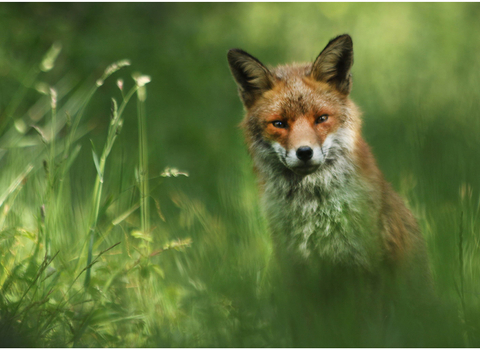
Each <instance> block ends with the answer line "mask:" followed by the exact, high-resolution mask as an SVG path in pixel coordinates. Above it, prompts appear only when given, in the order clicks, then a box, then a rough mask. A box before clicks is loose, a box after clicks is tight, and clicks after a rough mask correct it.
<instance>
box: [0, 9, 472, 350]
mask: <svg viewBox="0 0 480 350" xmlns="http://www.w3.org/2000/svg"><path fill="white" fill-rule="evenodd" d="M22 6H23V5H18V6H17V5H4V6H2V7H1V10H2V11H3V12H1V13H0V16H3V14H8V16H4V17H2V21H0V27H1V28H2V29H3V33H5V37H6V38H7V39H6V40H5V44H4V43H3V42H2V43H1V44H0V63H2V64H1V65H0V74H1V77H2V80H1V82H0V88H1V92H2V93H1V94H0V251H1V252H2V255H1V258H0V345H2V346H45V347H53V346H84V347H87V346H88V347H90V346H97V347H133V346H135V347H147V346H154V347H162V346H165V347H166V346H177V347H181V346H187V347H192V346H197V347H200V346H209V347H217V346H224V347H243V346H256V347H262V346H266V347H270V346H279V347H281V346H298V345H301V344H306V345H310V346H327V345H328V346H336V345H343V346H346V345H358V346H359V345H362V344H364V343H361V342H360V341H361V340H362V341H365V339H364V338H362V334H357V333H355V330H352V324H351V323H349V322H348V321H349V320H350V318H351V317H352V318H353V315H352V314H350V309H349V308H347V307H344V308H342V309H341V314H339V315H336V317H337V318H338V319H340V320H346V323H344V324H338V323H335V322H332V323H331V324H329V323H326V325H327V326H328V327H320V326H319V327H313V326H312V324H316V325H317V326H318V325H321V324H322V320H321V319H316V320H315V322H313V323H312V322H310V320H309V319H306V318H304V317H303V315H302V314H297V315H296V317H297V321H298V322H299V323H300V326H301V327H303V328H302V329H303V330H304V331H303V333H302V334H303V339H300V341H299V339H296V338H295V335H294V334H292V332H291V329H292V327H291V320H290V319H289V318H290V316H291V315H292V314H294V315H295V312H297V311H298V310H297V309H296V308H295V306H294V305H295V303H293V302H292V300H293V301H295V299H292V298H295V297H296V296H295V295H294V294H293V293H292V291H290V290H288V289H286V288H284V287H283V286H282V284H281V283H280V282H279V279H281V274H280V272H279V271H278V270H277V266H276V263H275V260H274V259H273V247H272V243H271V239H270V236H269V232H268V229H267V225H266V223H265V221H264V218H263V216H262V214H261V206H260V203H259V200H258V198H259V194H258V190H257V187H256V179H255V175H254V173H253V171H252V164H251V161H250V159H249V157H248V154H247V152H246V150H245V146H244V145H243V141H242V135H241V132H240V131H238V129H236V128H235V126H236V125H238V123H239V121H240V119H241V114H242V111H241V108H242V107H241V104H240V102H239V100H238V97H237V95H236V91H235V85H234V82H233V81H232V79H231V77H230V73H229V72H228V67H227V64H226V60H225V55H226V51H227V49H228V48H231V47H241V48H244V49H246V50H247V51H249V52H251V53H252V54H253V55H255V56H257V57H258V58H259V59H261V60H262V62H265V63H271V64H277V63H283V62H289V61H292V60H298V61H300V60H305V61H306V60H310V59H313V58H314V57H315V56H316V55H317V54H318V52H319V50H320V49H321V48H322V47H323V46H324V45H325V44H326V42H327V41H328V39H330V38H331V37H333V36H335V35H338V34H340V33H343V32H348V33H350V34H351V35H352V36H353V39H354V45H355V65H354V68H353V74H354V88H353V92H352V97H353V99H354V100H355V101H356V103H357V104H359V105H360V107H361V108H362V109H363V111H364V135H365V137H366V139H367V141H368V142H369V144H370V145H371V146H372V149H373V152H374V154H375V156H376V159H377V161H378V163H379V167H380V168H381V170H382V171H383V172H384V174H385V176H386V178H387V179H388V181H390V182H392V183H393V185H394V187H395V188H396V189H397V190H398V192H400V194H401V195H402V196H403V197H404V198H405V199H406V200H407V202H408V205H409V206H410V207H411V208H412V209H413V212H414V213H415V215H416V216H417V217H418V218H419V223H420V225H421V227H422V232H423V234H424V236H425V237H426V240H427V244H428V248H429V255H430V260H431V265H432V270H433V272H434V278H435V284H436V292H437V296H438V300H437V301H436V303H435V308H434V310H433V311H432V310H430V311H429V313H427V314H425V315H424V318H425V319H423V320H422V319H420V318H413V317H412V316H411V315H409V314H408V313H405V314H403V313H402V311H401V310H400V311H398V312H397V317H396V321H395V322H396V323H393V324H389V327H390V328H389V329H390V331H389V332H388V333H387V336H386V337H385V339H382V340H381V341H380V342H379V345H383V346H401V345H402V346H459V347H461V346H473V347H475V346H479V344H480V339H479V336H478V334H480V333H479V331H480V330H479V326H478V325H479V324H480V323H479V322H480V303H479V298H478V295H479V293H478V292H479V287H480V286H479V284H478V277H479V273H480V268H479V267H480V261H479V259H478V256H479V255H478V252H479V248H480V247H479V243H478V229H479V222H478V219H479V217H478V213H479V194H480V193H479V191H478V189H479V186H480V181H479V179H478V176H477V174H478V171H479V170H480V168H479V167H478V164H479V161H480V156H479V155H480V153H479V152H478V149H479V147H480V143H479V142H478V137H477V135H478V132H480V124H479V122H478V120H480V119H478V117H479V113H478V108H477V103H476V101H477V96H478V93H479V91H480V90H479V89H478V86H477V85H478V84H477V81H478V78H480V76H479V73H478V72H480V70H479V69H478V68H479V64H478V60H477V59H476V57H477V56H478V49H476V48H477V47H478V45H477V44H478V43H479V41H478V40H479V39H478V38H479V37H478V35H477V34H476V33H477V32H478V26H479V25H478V21H477V17H478V16H476V14H478V13H479V7H478V5H476V4H219V5H211V4H167V5H163V4H161V5H160V4H152V5H145V7H142V6H143V5H135V4H111V5H103V4H92V5H78V6H79V8H75V7H70V5H64V6H63V7H62V6H58V7H56V6H53V5H48V4H38V5H25V6H23V7H22ZM72 6H73V5H72ZM77 10H81V11H77ZM45 16H46V17H45ZM153 17H155V20H152V18H153ZM45 18H49V20H48V21H45ZM160 19H161V20H160ZM299 19H302V20H299ZM39 23H41V24H42V25H44V26H45V27H42V28H43V29H45V31H38V30H36V29H37V28H35V27H33V26H34V24H39ZM22 26H25V28H27V29H25V30H23V29H22V28H23V27H22ZM58 28H62V31H60V30H59V29H58ZM78 28H82V30H81V31H80V30H79V29H78ZM111 28H115V31H112V30H111ZM34 29H35V30H34ZM22 33H23V34H22ZM78 33H81V34H78ZM172 33H173V34H172ZM57 37H61V38H62V46H60V45H59V44H58V43H57V44H54V46H52V48H51V49H50V51H49V52H48V53H47V54H46V55H45V56H44V57H43V58H42V56H41V55H40V54H38V52H39V51H40V48H41V50H45V51H46V49H48V47H49V45H51V42H53V41H56V40H57V39H58V38H57ZM22 45H23V46H22ZM61 47H62V48H63V49H62V51H61V52H60V48H61ZM139 47H141V48H143V49H145V48H149V49H151V54H149V55H145V54H144V52H145V51H144V50H139ZM27 49H28V50H27ZM10 52H13V53H11V54H10ZM26 52H28V55H27V54H26ZM35 52H37V54H35ZM149 52H150V51H149ZM22 54H23V55H22ZM124 56H128V57H130V58H132V62H133V63H134V68H135V69H139V70H142V71H144V72H147V73H148V74H149V75H151V77H152V82H151V83H149V84H148V85H144V84H145V83H146V82H147V81H148V79H147V77H145V76H141V75H138V74H132V72H131V69H132V68H131V67H129V66H127V65H126V62H125V61H119V62H117V63H116V64H114V65H110V66H109V63H110V62H112V61H115V60H116V59H117V58H119V57H124ZM29 59H30V60H29ZM33 61H34V62H35V63H32V62H33ZM38 62H39V63H38ZM105 67H107V69H106V70H105ZM120 68H122V69H120ZM117 69H118V70H117ZM71 71H73V72H74V74H71V73H69V72H71ZM75 73H76V74H75ZM130 76H133V79H130V78H129V77H130ZM147 86H148V99H147V98H146V96H147V95H146V87H147ZM112 99H113V100H112ZM110 106H111V107H110ZM186 175H188V176H186ZM279 275H280V276H279ZM420 321H422V322H420ZM419 322H420V323H419ZM422 323H423V325H422ZM425 324H427V325H428V326H425V327H424V325H425ZM374 331H375V330H373V332H374ZM374 335H375V334H374ZM372 338H373V336H372ZM335 339H337V342H335V341H334V340H335ZM368 340H369V339H367V343H368ZM376 344H378V343H376Z"/></svg>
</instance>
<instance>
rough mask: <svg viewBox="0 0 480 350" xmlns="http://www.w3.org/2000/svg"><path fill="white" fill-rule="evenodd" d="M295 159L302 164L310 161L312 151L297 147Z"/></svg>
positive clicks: (306, 147) (308, 148)
mask: <svg viewBox="0 0 480 350" xmlns="http://www.w3.org/2000/svg"><path fill="white" fill-rule="evenodd" d="M296 153H297V158H298V159H300V160H303V161H304V162H306V161H309V160H310V159H312V156H313V149H311V148H310V147H308V146H302V147H298V149H297V152H296Z"/></svg>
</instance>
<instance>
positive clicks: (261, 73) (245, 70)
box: [227, 49, 274, 108]
mask: <svg viewBox="0 0 480 350" xmlns="http://www.w3.org/2000/svg"><path fill="white" fill-rule="evenodd" d="M227 59H228V64H229V65H230V70H231V71H232V75H233V77H234V78H235V81H236V82H237V85H238V91H239V94H240V97H241V99H242V101H243V104H244V105H245V107H247V108H248V107H251V106H252V105H253V104H254V103H255V101H256V100H257V99H258V98H259V97H260V96H261V94H263V93H264V92H265V91H268V90H270V89H271V88H272V87H273V83H274V78H273V75H272V73H271V72H270V71H269V70H268V69H267V68H266V67H265V66H264V65H263V64H262V63H261V62H260V61H259V60H257V59H256V58H255V57H253V56H251V55H250V54H248V53H246V52H245V51H243V50H240V49H231V50H229V51H228V54H227Z"/></svg>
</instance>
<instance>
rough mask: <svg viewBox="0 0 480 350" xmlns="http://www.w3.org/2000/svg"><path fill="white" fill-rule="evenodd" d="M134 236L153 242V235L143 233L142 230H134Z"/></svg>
mask: <svg viewBox="0 0 480 350" xmlns="http://www.w3.org/2000/svg"><path fill="white" fill-rule="evenodd" d="M132 237H135V238H139V239H141V240H144V241H147V242H153V239H152V237H151V236H150V235H149V234H147V233H143V232H142V231H132Z"/></svg>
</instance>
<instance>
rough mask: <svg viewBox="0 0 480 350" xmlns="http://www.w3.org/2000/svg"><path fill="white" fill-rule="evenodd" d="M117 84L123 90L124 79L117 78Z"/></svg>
mask: <svg viewBox="0 0 480 350" xmlns="http://www.w3.org/2000/svg"><path fill="white" fill-rule="evenodd" d="M117 86H118V88H119V89H120V91H123V79H118V80H117Z"/></svg>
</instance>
